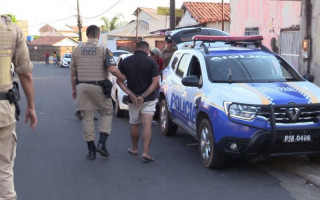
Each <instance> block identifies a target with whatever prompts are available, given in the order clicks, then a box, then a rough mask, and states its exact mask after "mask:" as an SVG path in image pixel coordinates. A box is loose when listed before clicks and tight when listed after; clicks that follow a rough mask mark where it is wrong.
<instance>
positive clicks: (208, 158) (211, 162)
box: [197, 118, 225, 168]
mask: <svg viewBox="0 0 320 200" xmlns="http://www.w3.org/2000/svg"><path fill="white" fill-rule="evenodd" d="M197 130H198V137H199V143H200V144H199V155H200V160H201V164H202V165H203V166H204V167H207V168H219V167H223V166H224V164H225V158H224V155H223V154H222V153H221V152H218V151H217V147H216V144H215V141H214V134H213V131H212V127H211V124H210V122H209V120H208V119H206V118H204V119H202V120H201V122H200V125H199V128H198V129H197Z"/></svg>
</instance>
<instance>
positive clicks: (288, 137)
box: [283, 134, 311, 143]
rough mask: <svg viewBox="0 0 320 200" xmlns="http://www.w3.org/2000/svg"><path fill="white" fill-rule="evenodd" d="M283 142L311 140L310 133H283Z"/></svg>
mask: <svg viewBox="0 0 320 200" xmlns="http://www.w3.org/2000/svg"><path fill="white" fill-rule="evenodd" d="M283 142H285V143H293V142H311V135H310V134H301V135H284V136H283Z"/></svg>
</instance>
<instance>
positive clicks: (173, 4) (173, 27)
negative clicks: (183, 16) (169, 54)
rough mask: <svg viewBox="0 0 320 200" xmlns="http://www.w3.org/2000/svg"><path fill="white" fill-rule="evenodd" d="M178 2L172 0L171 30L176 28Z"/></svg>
mask: <svg viewBox="0 0 320 200" xmlns="http://www.w3.org/2000/svg"><path fill="white" fill-rule="evenodd" d="M175 11H176V2H175V0H170V30H174V29H175V28H176V13H175Z"/></svg>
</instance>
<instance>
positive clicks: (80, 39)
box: [77, 0, 82, 42]
mask: <svg viewBox="0 0 320 200" xmlns="http://www.w3.org/2000/svg"><path fill="white" fill-rule="evenodd" d="M77 11H78V16H77V18H78V34H79V41H80V42H81V41H82V32H81V30H82V25H81V18H80V9H79V0H77Z"/></svg>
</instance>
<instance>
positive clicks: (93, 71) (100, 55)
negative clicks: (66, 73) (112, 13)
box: [70, 25, 125, 160]
mask: <svg viewBox="0 0 320 200" xmlns="http://www.w3.org/2000/svg"><path fill="white" fill-rule="evenodd" d="M86 34H87V37H88V41H87V42H86V43H81V44H79V46H78V47H77V48H76V49H75V50H74V51H73V52H72V59H71V64H70V69H71V84H72V96H73V98H74V99H75V100H76V110H79V111H80V112H81V116H82V124H83V125H82V129H83V133H84V140H85V141H86V142H87V145H88V150H89V153H88V156H87V158H88V159H89V160H95V158H96V152H99V153H100V155H101V156H103V157H108V156H109V153H108V151H107V148H106V140H107V137H108V136H109V135H110V133H111V125H112V115H113V105H112V101H111V98H110V96H109V94H104V93H103V91H104V90H106V89H107V90H109V89H110V92H111V86H110V85H109V87H110V88H106V87H105V88H103V85H105V84H104V83H106V80H107V82H108V79H107V77H108V73H109V72H111V73H112V74H113V75H114V76H116V77H117V78H119V79H120V80H125V76H124V75H122V74H121V73H120V71H119V70H118V68H117V67H116V63H115V62H114V59H113V56H112V53H111V52H110V51H109V50H108V49H105V48H104V47H103V45H102V44H99V40H98V39H99V36H100V29H99V27H97V26H95V25H91V26H89V27H88V28H87V31H86ZM77 81H78V84H77ZM110 84H111V83H110ZM107 87H108V86H107ZM106 95H107V96H106ZM95 110H97V111H98V113H99V114H100V120H99V132H100V139H99V142H98V145H97V147H96V146H95V143H94V141H95V130H94V111H95Z"/></svg>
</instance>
